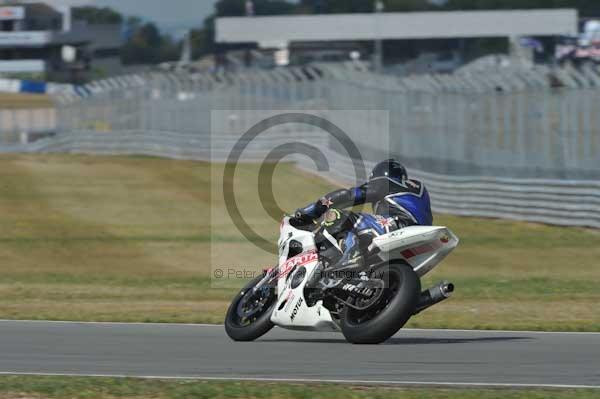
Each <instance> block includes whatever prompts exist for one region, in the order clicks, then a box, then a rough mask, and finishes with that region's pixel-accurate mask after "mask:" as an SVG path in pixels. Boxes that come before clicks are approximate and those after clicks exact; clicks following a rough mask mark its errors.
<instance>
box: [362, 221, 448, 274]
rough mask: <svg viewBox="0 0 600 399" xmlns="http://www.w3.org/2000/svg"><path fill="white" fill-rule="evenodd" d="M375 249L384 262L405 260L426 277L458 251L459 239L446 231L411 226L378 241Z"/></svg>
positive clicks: (429, 227) (445, 229) (440, 228)
mask: <svg viewBox="0 0 600 399" xmlns="http://www.w3.org/2000/svg"><path fill="white" fill-rule="evenodd" d="M371 245H373V246H376V247H377V248H379V249H380V251H381V252H380V253H379V257H380V258H381V259H382V260H384V261H389V260H394V259H401V260H404V261H405V262H407V263H408V264H409V265H411V266H412V268H413V269H414V270H415V272H416V273H417V275H418V276H419V277H422V276H424V275H425V274H427V273H429V272H430V271H431V270H433V268H434V267H436V266H437V265H438V264H439V263H440V262H441V261H442V260H443V259H444V258H445V257H446V256H447V255H448V254H449V253H450V252H452V250H453V249H454V248H456V246H457V245H458V237H456V236H455V235H454V233H452V232H451V231H450V230H449V229H447V228H446V227H436V226H410V227H405V228H403V229H400V230H396V231H392V232H391V233H388V234H385V235H382V236H379V237H375V238H374V239H373V243H372V244H371Z"/></svg>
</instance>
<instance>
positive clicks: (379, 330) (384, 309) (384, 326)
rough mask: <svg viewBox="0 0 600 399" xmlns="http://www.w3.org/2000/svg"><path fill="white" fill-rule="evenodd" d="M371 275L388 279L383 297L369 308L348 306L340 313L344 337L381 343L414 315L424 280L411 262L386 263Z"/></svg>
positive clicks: (353, 340)
mask: <svg viewBox="0 0 600 399" xmlns="http://www.w3.org/2000/svg"><path fill="white" fill-rule="evenodd" d="M372 275H374V276H377V278H382V279H384V281H385V282H386V288H384V289H383V293H382V294H381V297H380V299H379V300H378V301H377V302H376V303H374V304H373V305H371V306H370V307H368V308H367V309H366V310H356V309H354V308H352V307H350V306H348V305H346V306H345V307H344V309H343V311H342V313H341V323H340V327H341V329H342V332H343V334H344V337H346V339H347V340H348V341H349V342H352V343H354V344H378V343H381V342H383V341H385V340H387V339H388V338H390V337H391V336H392V335H394V334H395V333H396V332H397V331H398V330H399V329H401V328H402V327H403V326H404V325H405V324H406V322H407V321H408V320H409V319H410V317H411V316H412V315H413V313H414V311H415V308H416V306H417V303H418V300H419V295H420V293H421V281H420V280H419V277H418V276H417V274H416V273H415V272H414V270H413V269H412V267H410V266H409V265H406V264H398V263H392V264H390V265H384V266H381V267H379V268H377V269H375V270H374V271H373V273H372Z"/></svg>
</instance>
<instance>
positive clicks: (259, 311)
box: [225, 216, 459, 344]
mask: <svg viewBox="0 0 600 399" xmlns="http://www.w3.org/2000/svg"><path fill="white" fill-rule="evenodd" d="M303 223H304V222H302V221H299V220H298V219H295V218H294V217H289V216H286V217H284V219H283V221H282V222H281V226H280V238H279V242H278V246H279V263H278V266H277V267H274V268H271V269H268V270H265V271H264V272H263V274H262V275H260V276H258V277H257V278H255V279H254V280H252V281H251V282H249V283H248V284H247V285H246V286H245V287H244V288H243V289H242V290H241V291H240V292H239V293H238V294H237V295H236V297H235V298H234V299H233V301H232V302H231V304H230V306H229V309H228V311H227V315H226V319H225V330H226V332H227V334H228V335H229V337H230V338H231V339H233V340H235V341H252V340H255V339H257V338H259V337H261V336H262V335H264V334H266V333H267V332H268V331H269V330H271V329H272V328H273V327H274V326H275V325H277V326H279V327H283V328H286V329H292V330H305V331H307V330H308V331H338V332H339V331H341V332H342V334H343V335H344V337H345V338H346V340H347V341H349V342H351V343H354V344H377V343H381V342H384V341H386V340H387V339H388V338H390V337H391V336H393V335H394V334H395V333H396V332H397V331H398V330H400V329H401V328H402V327H403V326H404V325H405V324H406V322H407V321H408V320H409V319H410V318H411V317H412V316H414V315H416V314H418V313H420V312H422V311H423V310H425V309H427V308H429V307H431V306H433V305H435V304H437V303H439V302H442V301H443V300H445V299H447V298H448V297H449V296H450V295H451V293H452V292H453V291H454V285H453V284H452V283H450V282H447V281H443V282H441V283H439V284H438V285H436V286H434V287H431V288H429V289H427V290H424V291H421V280H420V279H421V277H423V276H424V275H425V274H427V273H429V272H430V271H431V270H433V268H435V267H436V266H437V265H438V264H439V263H440V262H441V261H442V260H443V259H444V258H445V257H446V256H447V255H448V254H449V253H450V252H452V250H454V248H456V246H457V245H458V242H459V240H458V238H457V237H456V236H455V235H454V234H453V233H452V232H451V231H450V230H449V229H448V228H446V227H435V226H411V227H405V228H402V229H400V230H395V231H392V232H389V233H387V234H383V235H379V236H377V237H375V238H374V239H373V241H372V243H371V244H370V245H369V248H368V251H366V252H367V253H365V254H364V255H363V256H364V260H363V262H360V263H359V265H358V266H354V267H352V268H342V269H335V270H333V269H331V268H330V267H329V266H330V265H332V264H334V263H335V261H336V259H339V257H340V256H341V253H342V250H341V248H340V246H339V244H338V243H337V242H336V240H335V239H334V238H333V237H332V236H331V235H329V234H328V233H327V230H326V229H322V228H318V227H317V228H316V227H315V225H314V224H312V223H309V224H303Z"/></svg>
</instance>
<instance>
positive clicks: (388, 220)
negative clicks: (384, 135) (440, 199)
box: [295, 159, 433, 269]
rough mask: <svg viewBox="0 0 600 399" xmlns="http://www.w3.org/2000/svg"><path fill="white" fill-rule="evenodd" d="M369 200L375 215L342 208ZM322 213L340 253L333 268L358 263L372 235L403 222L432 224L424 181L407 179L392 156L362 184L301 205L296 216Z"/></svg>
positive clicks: (305, 217)
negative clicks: (303, 205)
mask: <svg viewBox="0 0 600 399" xmlns="http://www.w3.org/2000/svg"><path fill="white" fill-rule="evenodd" d="M365 203H371V204H372V206H373V211H374V213H375V214H374V215H371V214H368V213H359V214H356V213H352V212H345V211H342V210H341V209H344V208H349V207H353V206H356V205H362V204H365ZM324 214H325V217H324V219H323V221H322V227H323V232H324V233H325V236H326V237H327V235H329V236H330V237H332V238H334V240H332V241H333V242H336V241H338V244H337V248H338V249H339V250H340V251H341V252H342V256H341V258H340V260H339V261H337V263H336V264H335V265H333V266H332V269H339V268H346V267H349V268H352V267H353V266H355V265H360V261H361V259H362V256H361V254H362V253H364V250H365V249H366V248H367V247H368V246H369V245H370V243H371V241H372V240H373V238H374V237H376V236H379V235H381V234H385V233H389V232H390V231H393V230H397V229H401V228H403V227H406V226H414V225H424V226H431V224H432V222H433V217H432V215H431V204H430V200H429V193H428V192H427V190H426V189H425V185H424V184H423V183H421V182H420V181H418V180H412V179H409V178H408V176H407V173H406V168H404V166H403V165H402V164H401V163H400V162H398V161H396V160H394V159H388V160H385V161H383V162H380V163H378V164H377V165H376V166H375V167H374V168H373V171H372V172H371V174H370V176H369V181H368V182H367V183H364V184H363V185H361V186H358V187H353V188H350V189H342V190H337V191H334V192H332V193H329V194H327V195H325V196H324V197H322V198H321V199H319V200H318V201H317V202H315V203H313V204H310V205H308V206H306V207H305V208H300V209H298V210H297V211H296V214H295V218H296V219H298V220H300V221H302V222H314V221H315V220H316V219H318V218H320V217H321V216H323V215H324Z"/></svg>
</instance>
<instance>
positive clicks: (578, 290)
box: [0, 155, 600, 331]
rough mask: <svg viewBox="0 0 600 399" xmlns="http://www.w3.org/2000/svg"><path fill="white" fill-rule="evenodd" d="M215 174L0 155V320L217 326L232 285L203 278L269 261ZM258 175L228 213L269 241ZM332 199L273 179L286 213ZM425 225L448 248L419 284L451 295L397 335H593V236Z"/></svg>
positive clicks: (284, 177)
mask: <svg viewBox="0 0 600 399" xmlns="http://www.w3.org/2000/svg"><path fill="white" fill-rule="evenodd" d="M222 171H223V167H222V165H212V166H211V165H209V164H207V163H202V162H190V161H173V160H165V159H158V158H151V157H90V156H82V155H35V156H34V155H10V156H9V155H3V156H0V262H1V263H0V265H1V266H0V318H9V319H52V320H81V321H90V320H94V321H142V322H144V321H153V322H208V323H212V322H215V323H217V322H221V321H222V320H223V316H224V313H225V310H226V308H227V305H228V302H229V299H230V298H231V297H232V296H233V294H234V292H235V287H239V286H240V285H241V284H243V280H242V279H232V280H226V281H224V280H223V279H220V280H215V279H213V278H211V275H212V271H213V270H214V269H216V268H222V269H224V270H228V269H236V270H239V269H242V268H243V269H248V270H251V271H257V270H261V269H262V268H264V267H268V266H271V265H273V263H274V262H275V257H274V256H273V255H271V254H269V253H267V252H264V251H262V250H260V249H258V248H256V246H254V245H253V244H252V243H250V242H248V241H247V240H246V239H245V238H244V237H243V236H242V235H241V234H240V233H239V232H238V231H237V229H236V228H235V226H233V224H232V223H231V220H230V219H229V216H228V214H227V212H226V209H225V205H224V203H223V199H222V198H221V197H220V195H219V193H220V190H221V186H222V176H221V174H222ZM257 172H258V166H257V165H243V166H242V167H240V168H239V169H238V173H237V174H236V181H235V183H236V194H237V198H238V204H239V207H240V210H241V212H242V214H244V215H245V216H246V218H247V221H248V223H249V224H250V225H251V226H252V227H253V228H254V229H255V230H256V231H257V232H259V234H260V235H261V236H263V237H265V238H266V239H268V240H270V241H273V242H274V241H276V239H277V237H278V222H277V221H275V220H272V219H271V218H270V217H269V216H268V215H267V214H266V212H265V211H264V210H263V209H262V207H261V206H260V203H259V200H258V194H257ZM334 188H335V187H334V186H333V185H331V184H329V183H327V182H325V181H323V180H320V179H318V178H316V177H313V176H309V175H306V174H303V173H300V172H298V171H297V170H296V169H295V168H293V167H292V166H291V165H289V164H283V165H280V166H278V167H277V168H276V173H275V178H274V194H275V198H276V199H277V202H278V204H279V205H280V206H281V207H282V208H283V209H285V210H287V211H292V210H293V209H295V208H296V207H298V206H301V205H304V204H306V203H308V202H309V201H312V200H314V199H315V198H318V197H319V196H321V195H322V194H323V193H325V192H327V191H329V190H332V189H334ZM211 189H212V190H211ZM271 205H272V204H271ZM435 217H436V220H435V223H436V224H438V225H446V226H448V227H450V228H451V229H452V230H453V231H454V232H455V233H456V234H457V235H458V236H459V237H460V239H461V243H460V245H459V247H458V248H457V250H456V251H455V252H454V253H453V254H451V255H450V256H449V257H448V259H447V260H446V261H444V262H443V263H442V264H441V265H440V266H439V267H438V268H437V269H435V270H434V271H433V272H432V273H431V275H430V276H427V278H426V279H425V281H424V285H427V284H430V283H434V282H437V281H439V280H442V279H447V280H450V281H453V282H455V283H456V286H457V291H456V293H455V295H454V296H453V297H452V298H451V299H450V300H448V301H446V302H444V303H442V304H440V305H437V306H435V307H433V308H431V309H429V310H427V311H426V312H424V313H423V314H421V315H419V316H417V317H415V318H413V320H412V321H411V322H410V326H412V327H447V328H482V329H528V330H529V329H531V330H582V331H600V307H599V306H597V304H598V302H600V291H599V290H598V289H597V287H598V286H599V285H600V267H599V263H598V259H600V234H599V232H598V231H592V230H585V229H579V228H563V227H552V226H545V225H539V224H532V223H520V222H514V221H507V220H491V219H482V218H461V217H453V216H447V215H436V216H435Z"/></svg>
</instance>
